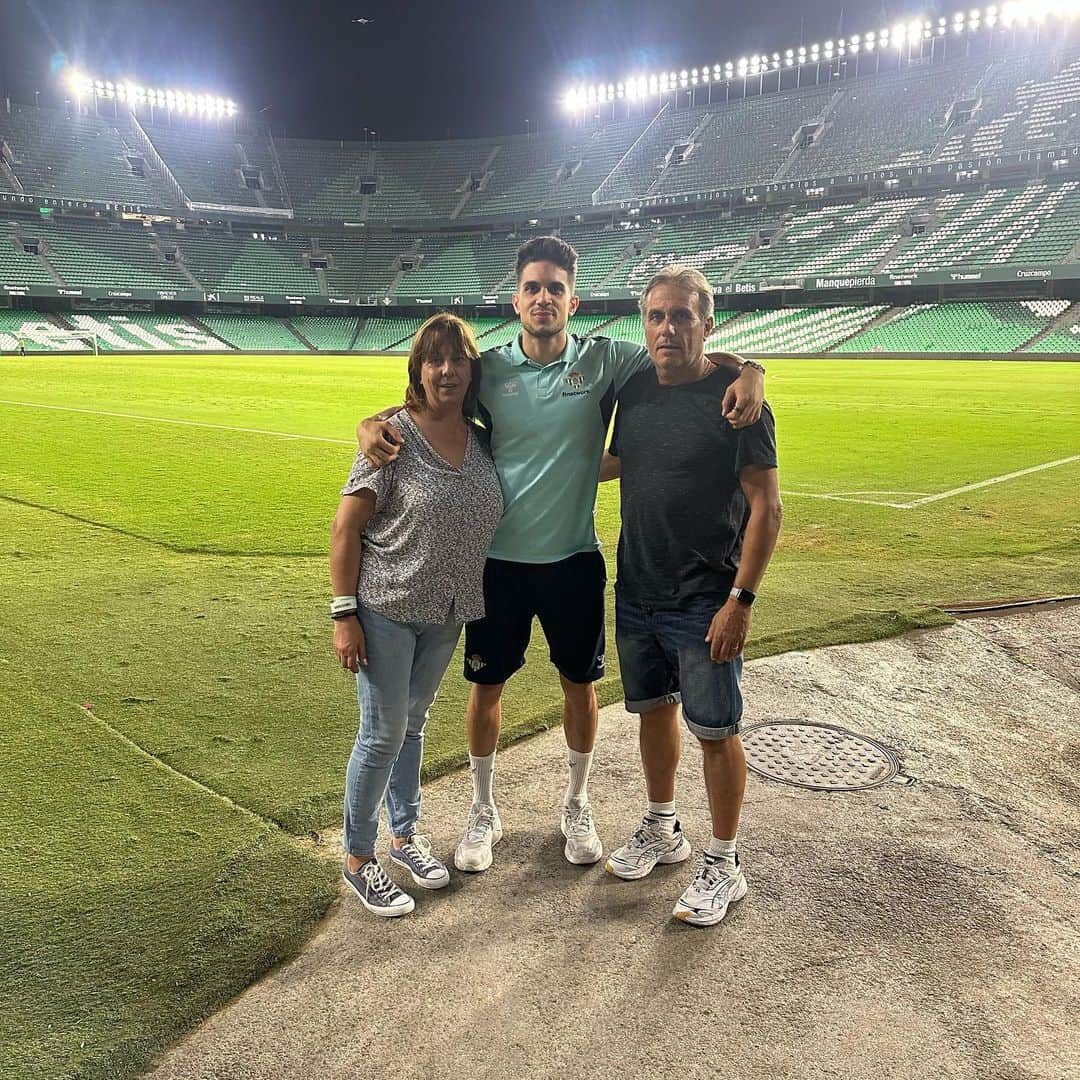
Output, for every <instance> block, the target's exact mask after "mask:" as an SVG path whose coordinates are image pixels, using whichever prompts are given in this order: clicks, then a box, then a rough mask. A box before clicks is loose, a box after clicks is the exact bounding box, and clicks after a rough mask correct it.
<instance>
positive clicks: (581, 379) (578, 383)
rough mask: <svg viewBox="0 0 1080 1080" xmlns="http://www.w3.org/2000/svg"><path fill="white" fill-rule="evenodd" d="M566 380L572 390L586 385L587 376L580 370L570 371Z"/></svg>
mask: <svg viewBox="0 0 1080 1080" xmlns="http://www.w3.org/2000/svg"><path fill="white" fill-rule="evenodd" d="M566 382H567V385H568V386H569V387H570V389H571V390H580V389H581V388H582V387H583V386H584V385H585V376H584V375H582V374H581V372H580V371H569V372H567V374H566Z"/></svg>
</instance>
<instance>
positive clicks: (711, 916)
mask: <svg viewBox="0 0 1080 1080" xmlns="http://www.w3.org/2000/svg"><path fill="white" fill-rule="evenodd" d="M745 895H746V878H743V879H742V881H740V882H739V885H738V888H737V889H736V891H735V895H734V896H732V897H730V899H729V900H728V902H727V903H726V904H725V905H724V906H723V907H722V908H717V909H716V910H715V911H699V910H698V909H697V908H691V907H687V906H686V905H685V904H684V903H683V902H682V901H681V900H680V901H679V902H678V903H677V904H676V905H675V910H674V911H673V912H672V914H673V915H674V916H675V918H676V919H679V920H681V921H682V922H684V923H687V924H689V925H690V926H715V925H716V924H717V923H718V922H721V921H722V920H723V918H724V916H725V915H726V914H727V913H728V908H729V907H730V906H731V905H732V904H734V903H735V902H736V901H738V900H741V899H742V898H743V897H744V896H745Z"/></svg>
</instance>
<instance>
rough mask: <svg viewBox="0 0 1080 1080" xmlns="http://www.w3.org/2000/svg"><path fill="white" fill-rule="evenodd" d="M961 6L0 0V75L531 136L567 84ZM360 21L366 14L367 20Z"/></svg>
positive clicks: (340, 125)
mask: <svg viewBox="0 0 1080 1080" xmlns="http://www.w3.org/2000/svg"><path fill="white" fill-rule="evenodd" d="M959 6H960V5H959V4H955V3H954V4H948V5H943V4H929V3H927V4H923V5H922V6H921V7H919V6H916V5H915V4H912V3H907V4H898V3H889V4H884V3H880V2H879V3H867V2H865V0H863V2H859V0H856V2H854V3H852V2H851V0H848V2H846V3H844V2H834V0H817V2H815V3H813V4H806V3H804V4H798V3H794V2H792V0H773V2H772V3H768V4H752V3H750V4H748V3H738V4H736V3H702V2H696V0H687V2H679V0H651V2H648V3H644V2H639V0H598V2H592V3H589V2H583V3H570V2H564V0H546V2H536V0H519V2H517V3H505V2H504V3H488V2H472V3H461V4H454V3H434V2H427V0H424V2H401V3H379V2H375V0H355V2H350V3H331V2H328V0H309V2H307V3H299V2H295V0H294V2H291V3H282V2H277V0H263V2H256V0H217V2H207V0H186V2H183V3H179V2H175V0H93V2H92V0H81V2H76V0H0V86H2V88H3V91H4V93H5V94H7V95H9V96H10V97H12V98H13V99H14V100H16V101H21V102H30V103H32V102H33V101H34V100H35V98H34V91H35V90H36V91H38V92H39V93H40V98H39V100H40V103H41V104H43V105H45V104H59V103H60V102H61V101H62V100H63V89H62V87H61V86H60V85H59V80H58V79H57V77H56V76H55V75H54V74H52V71H53V70H54V69H55V68H57V67H58V66H60V65H61V64H62V63H63V62H64V61H65V60H67V61H70V62H72V63H74V64H76V65H77V66H79V67H81V68H82V69H83V70H84V71H86V72H87V74H91V75H96V76H101V77H102V78H106V79H108V78H112V79H114V80H115V79H118V78H123V77H128V78H134V79H136V80H137V81H139V82H141V83H142V84H143V85H145V86H155V85H156V86H162V87H167V86H173V87H177V88H182V89H188V90H193V91H196V92H198V91H203V92H212V93H219V94H222V95H223V96H228V97H232V98H234V99H235V100H236V101H237V102H238V103H239V104H240V105H241V107H242V109H243V110H244V112H245V113H247V114H260V113H261V118H262V119H263V120H265V121H266V122H267V123H269V124H270V126H271V128H272V129H273V131H274V132H275V134H281V133H282V132H285V133H286V134H288V135H307V136H312V137H334V136H338V137H342V138H357V137H360V136H361V135H362V133H363V130H364V129H365V128H367V129H374V130H375V131H377V132H378V133H379V135H380V137H382V138H384V139H408V138H413V139H420V138H445V137H447V136H451V137H463V136H470V135H491V134H509V133H514V132H524V131H525V130H526V121H528V126H529V128H530V129H531V130H532V131H534V132H535V131H536V130H538V129H541V130H542V129H546V128H548V127H550V126H552V125H553V124H556V123H558V122H560V111H559V104H558V102H559V97H560V96H561V94H562V92H563V90H564V89H565V87H566V86H567V85H568V84H569V83H571V82H572V81H574V80H577V79H581V80H584V81H589V80H596V81H599V80H601V79H603V80H604V81H605V82H607V81H612V82H616V81H618V80H619V79H620V78H622V77H623V76H624V75H626V74H628V73H630V72H638V71H640V72H645V73H647V72H649V71H655V70H661V71H662V70H670V69H675V70H678V69H681V68H683V67H687V68H689V67H695V66H701V65H703V64H705V63H710V64H711V63H715V62H717V61H720V62H723V61H725V60H729V59H730V60H737V59H738V58H739V57H740V56H743V55H747V54H751V53H754V52H761V51H766V50H767V51H769V52H772V51H774V50H783V49H784V48H787V47H789V46H793V45H798V44H800V42H802V43H805V44H812V43H813V42H821V41H824V40H825V39H827V38H831V37H838V36H841V35H842V34H851V33H858V32H864V31H866V30H868V29H875V28H880V27H881V26H886V25H891V23H893V22H895V21H897V20H899V19H905V20H906V19H907V18H910V17H912V16H913V15H920V14H921V15H924V16H927V17H930V16H937V15H939V14H949V13H951V12H952V11H953V10H956V9H957V8H958V7H959ZM354 19H369V20H371V21H370V22H369V23H368V24H367V25H360V24H358V23H354V22H353V21H352V20H354Z"/></svg>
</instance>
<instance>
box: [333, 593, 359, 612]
mask: <svg viewBox="0 0 1080 1080" xmlns="http://www.w3.org/2000/svg"><path fill="white" fill-rule="evenodd" d="M355 610H356V597H355V596H335V597H334V598H333V599H332V600H331V601H330V614H331V615H344V614H346V613H347V612H350V611H355Z"/></svg>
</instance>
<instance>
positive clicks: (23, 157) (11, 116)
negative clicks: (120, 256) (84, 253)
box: [0, 105, 176, 208]
mask: <svg viewBox="0 0 1080 1080" xmlns="http://www.w3.org/2000/svg"><path fill="white" fill-rule="evenodd" d="M0 143H6V144H7V145H8V146H9V147H10V149H11V152H12V154H13V157H14V161H13V163H12V164H11V172H12V174H13V175H14V176H15V177H16V178H17V179H18V181H19V186H20V187H21V189H22V191H24V192H30V193H32V194H35V195H55V196H66V197H68V198H77V199H100V200H102V201H116V202H122V203H137V204H141V205H144V206H158V207H163V208H172V207H175V206H176V200H175V199H173V198H172V197H171V196H170V195H168V194H167V192H166V190H165V187H164V186H163V185H161V184H159V183H157V182H156V180H155V174H154V172H153V165H152V163H150V162H149V161H147V160H146V159H145V158H144V157H143V153H142V151H141V150H140V149H138V142H137V141H136V140H135V139H134V138H132V137H131V136H130V135H125V134H124V133H122V131H121V130H120V128H119V127H118V126H117V125H114V124H110V123H108V122H107V121H105V120H100V119H98V118H97V117H91V116H80V115H78V114H75V115H70V116H69V115H68V114H67V113H66V112H62V111H60V110H57V109H45V108H30V107H27V106H20V105H12V106H11V107H10V109H6V108H0ZM137 170H141V172H142V175H139V171H137ZM9 187H10V188H12V189H13V190H18V188H15V186H14V185H11V184H10V183H9Z"/></svg>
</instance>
